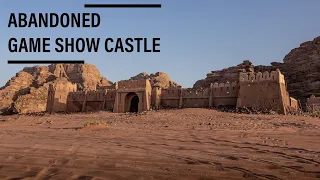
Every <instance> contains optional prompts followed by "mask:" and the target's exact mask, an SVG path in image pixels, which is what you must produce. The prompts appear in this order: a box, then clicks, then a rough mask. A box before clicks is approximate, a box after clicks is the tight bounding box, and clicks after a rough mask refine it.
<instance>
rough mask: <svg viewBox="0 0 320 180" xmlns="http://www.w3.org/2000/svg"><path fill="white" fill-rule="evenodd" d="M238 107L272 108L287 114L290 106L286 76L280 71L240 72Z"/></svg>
mask: <svg viewBox="0 0 320 180" xmlns="http://www.w3.org/2000/svg"><path fill="white" fill-rule="evenodd" d="M239 83H240V89H239V97H238V100H237V107H255V108H259V109H270V110H274V111H277V112H278V113H281V114H285V113H286V108H288V107H290V106H291V105H290V102H291V101H290V97H289V94H288V92H287V91H286V86H285V80H284V76H283V75H282V74H281V73H280V71H278V70H277V71H271V72H270V73H269V72H264V73H261V72H258V73H240V76H239Z"/></svg>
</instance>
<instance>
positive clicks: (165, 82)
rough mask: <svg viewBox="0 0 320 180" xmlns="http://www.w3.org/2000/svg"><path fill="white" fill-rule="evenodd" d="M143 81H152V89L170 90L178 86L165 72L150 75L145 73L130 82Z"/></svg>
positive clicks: (132, 78)
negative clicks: (169, 88) (171, 87)
mask: <svg viewBox="0 0 320 180" xmlns="http://www.w3.org/2000/svg"><path fill="white" fill-rule="evenodd" d="M143 79H150V82H151V86H152V87H160V88H168V87H169V86H178V84H177V83H176V82H173V81H172V80H171V79H170V77H169V76H168V74H166V73H164V72H157V73H152V74H150V75H149V74H148V73H146V72H143V73H140V74H138V75H136V76H134V77H131V78H130V80H143Z"/></svg>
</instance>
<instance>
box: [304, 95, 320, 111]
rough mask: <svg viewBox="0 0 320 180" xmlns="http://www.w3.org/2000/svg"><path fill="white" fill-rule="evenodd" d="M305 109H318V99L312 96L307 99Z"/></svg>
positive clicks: (319, 107) (319, 105) (319, 100)
mask: <svg viewBox="0 0 320 180" xmlns="http://www.w3.org/2000/svg"><path fill="white" fill-rule="evenodd" d="M307 108H308V109H320V97H315V96H314V95H312V96H311V97H310V98H308V99H307Z"/></svg>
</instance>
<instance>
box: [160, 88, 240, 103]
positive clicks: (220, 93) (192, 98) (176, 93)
mask: <svg viewBox="0 0 320 180" xmlns="http://www.w3.org/2000/svg"><path fill="white" fill-rule="evenodd" d="M238 90H239V85H238V83H236V82H233V83H215V84H211V86H210V88H205V89H201V90H194V89H183V88H181V87H172V88H168V89H162V90H161V95H160V96H161V103H160V104H161V106H162V107H166V108H209V107H218V106H236V104H237V97H238Z"/></svg>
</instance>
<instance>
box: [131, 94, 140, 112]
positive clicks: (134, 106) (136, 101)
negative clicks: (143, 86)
mask: <svg viewBox="0 0 320 180" xmlns="http://www.w3.org/2000/svg"><path fill="white" fill-rule="evenodd" d="M138 106H139V97H138V96H133V97H132V99H131V102H130V112H138Z"/></svg>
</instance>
